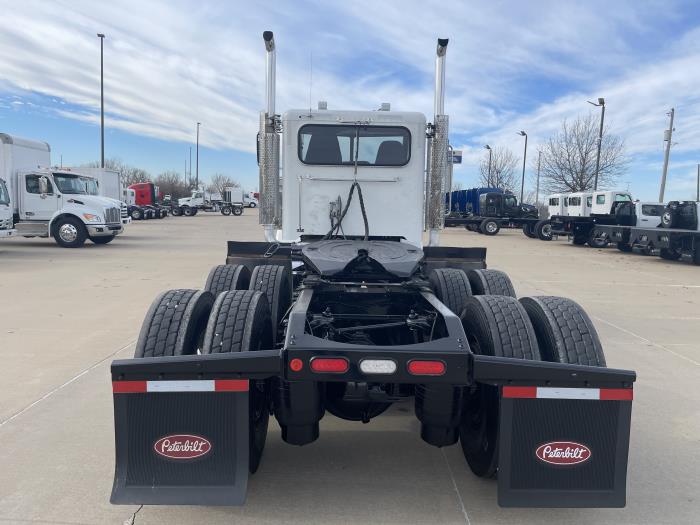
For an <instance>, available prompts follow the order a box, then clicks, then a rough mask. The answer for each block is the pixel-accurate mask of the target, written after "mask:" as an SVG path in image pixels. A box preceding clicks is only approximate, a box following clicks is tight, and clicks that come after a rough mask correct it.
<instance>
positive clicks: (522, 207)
mask: <svg viewBox="0 0 700 525" xmlns="http://www.w3.org/2000/svg"><path fill="white" fill-rule="evenodd" d="M479 215H480V216H482V217H507V218H514V219H520V218H531V219H536V218H537V216H538V213H537V208H536V207H535V206H532V205H531V204H523V203H520V204H518V199H517V197H516V196H515V195H513V194H512V193H499V192H488V193H482V194H481V195H479Z"/></svg>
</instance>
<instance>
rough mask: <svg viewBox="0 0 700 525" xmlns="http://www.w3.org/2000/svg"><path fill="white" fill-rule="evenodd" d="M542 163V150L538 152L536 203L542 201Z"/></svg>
mask: <svg viewBox="0 0 700 525" xmlns="http://www.w3.org/2000/svg"><path fill="white" fill-rule="evenodd" d="M541 163H542V150H539V151H538V152H537V186H536V189H535V205H538V204H539V203H540V165H541Z"/></svg>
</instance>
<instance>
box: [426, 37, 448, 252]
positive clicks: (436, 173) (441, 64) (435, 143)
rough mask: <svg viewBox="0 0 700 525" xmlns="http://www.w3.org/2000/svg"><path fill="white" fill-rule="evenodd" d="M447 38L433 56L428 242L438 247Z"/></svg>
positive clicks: (444, 162)
mask: <svg viewBox="0 0 700 525" xmlns="http://www.w3.org/2000/svg"><path fill="white" fill-rule="evenodd" d="M448 42H449V40H448V39H447V38H438V41H437V55H436V57H435V106H434V112H435V117H434V120H433V130H432V138H431V143H430V147H429V152H430V156H429V165H428V195H427V199H428V202H427V209H428V213H427V222H428V224H427V227H428V245H429V246H437V245H438V243H439V241H440V230H441V229H442V228H443V226H444V222H445V211H444V200H445V191H446V188H445V184H446V181H447V177H448V168H449V167H448V164H447V161H448V146H449V137H448V135H449V118H448V117H447V115H445V56H446V54H447V43H448Z"/></svg>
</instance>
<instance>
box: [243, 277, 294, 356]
mask: <svg viewBox="0 0 700 525" xmlns="http://www.w3.org/2000/svg"><path fill="white" fill-rule="evenodd" d="M248 288H249V289H250V290H256V291H259V292H263V293H264V294H265V295H266V296H267V302H268V303H269V304H270V312H271V313H272V331H273V335H272V340H273V342H274V343H278V342H279V341H281V340H282V338H283V337H284V333H283V330H282V319H284V316H285V315H286V314H287V312H288V310H289V307H290V306H291V304H292V286H291V283H290V280H289V273H288V272H287V269H286V268H285V267H284V266H281V265H276V264H266V265H262V266H256V267H255V268H254V269H253V273H252V274H251V276H250V284H249V286H248Z"/></svg>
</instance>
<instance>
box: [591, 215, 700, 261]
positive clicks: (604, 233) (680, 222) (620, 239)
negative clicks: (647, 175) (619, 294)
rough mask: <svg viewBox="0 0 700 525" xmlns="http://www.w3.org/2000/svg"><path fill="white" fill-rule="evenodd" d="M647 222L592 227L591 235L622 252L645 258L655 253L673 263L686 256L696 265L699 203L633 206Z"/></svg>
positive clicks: (699, 257) (699, 253)
mask: <svg viewBox="0 0 700 525" xmlns="http://www.w3.org/2000/svg"><path fill="white" fill-rule="evenodd" d="M636 204H637V209H641V211H642V213H646V214H648V220H647V221H646V222H644V221H637V222H635V224H634V225H596V226H595V228H594V234H595V235H596V236H597V237H599V238H601V239H602V240H603V241H607V242H614V243H616V244H617V248H618V249H619V250H621V251H623V252H630V251H632V250H634V249H638V250H639V251H641V252H642V253H644V254H646V255H651V254H653V253H657V251H658V254H659V256H660V257H661V258H662V259H666V260H669V261H676V260H678V259H680V258H681V257H682V256H684V255H686V256H688V257H689V258H690V260H692V261H693V262H694V263H695V264H700V221H699V220H698V217H699V216H700V202H695V201H671V202H669V203H668V204H667V205H666V206H665V207H664V205H663V204H653V203H636Z"/></svg>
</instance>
